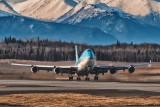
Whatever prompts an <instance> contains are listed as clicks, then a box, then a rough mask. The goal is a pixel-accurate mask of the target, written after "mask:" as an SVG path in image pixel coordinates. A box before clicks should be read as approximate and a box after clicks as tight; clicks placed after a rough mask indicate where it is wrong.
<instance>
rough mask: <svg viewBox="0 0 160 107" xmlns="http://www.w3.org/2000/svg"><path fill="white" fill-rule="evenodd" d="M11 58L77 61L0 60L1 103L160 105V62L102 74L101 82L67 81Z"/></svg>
mask: <svg viewBox="0 0 160 107" xmlns="http://www.w3.org/2000/svg"><path fill="white" fill-rule="evenodd" d="M8 61H17V62H20V63H32V64H42V65H43V64H47V65H52V64H53V65H71V64H74V62H72V61H71V62H40V61H26V60H0V106H6V107H10V106H11V107H13V106H15V107H17V106H20V107H21V106H22V107H23V106H27V107H28V106H54V107H55V106H58V107H59V106H60V107H71V106H72V107H74V106H77V107H83V106H87V107H90V106H95V107H97V106H98V107H101V106H104V107H105V106H160V84H159V83H160V66H159V64H160V63H153V65H152V67H151V68H147V67H142V68H137V70H136V72H135V73H133V74H129V73H128V72H127V70H126V72H124V71H119V72H118V73H117V74H114V75H111V74H109V73H107V74H105V75H104V76H102V75H101V76H100V80H99V81H98V82H95V81H93V77H94V76H91V77H90V78H91V81H90V82H85V81H84V78H82V81H81V82H77V81H68V76H67V75H55V74H54V73H53V72H49V73H47V72H45V71H40V72H38V73H37V74H32V73H31V72H30V68H24V67H17V66H10V65H9V64H8ZM97 63H98V64H102V65H126V64H129V63H123V62H102V61H98V62H97Z"/></svg>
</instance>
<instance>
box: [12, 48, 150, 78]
mask: <svg viewBox="0 0 160 107" xmlns="http://www.w3.org/2000/svg"><path fill="white" fill-rule="evenodd" d="M75 58H76V63H75V64H74V65H72V66H47V65H32V64H18V63H10V64H11V65H15V66H24V67H31V71H32V72H33V73H37V72H38V71H39V70H46V71H48V72H49V71H54V72H55V73H56V74H68V77H69V80H70V81H72V80H73V75H74V74H75V75H76V76H77V81H81V76H85V80H86V81H89V80H90V78H89V75H90V74H91V75H92V74H93V75H95V76H94V80H95V81H98V80H99V74H102V75H104V74H105V73H107V72H110V74H115V73H117V71H119V70H124V71H125V70H126V69H128V72H129V73H134V72H135V67H138V66H147V65H148V66H151V61H150V62H149V63H139V64H131V65H125V66H100V65H96V64H95V55H94V53H93V51H92V50H91V49H86V50H85V51H84V52H83V53H82V54H81V56H80V57H78V50H77V46H75Z"/></svg>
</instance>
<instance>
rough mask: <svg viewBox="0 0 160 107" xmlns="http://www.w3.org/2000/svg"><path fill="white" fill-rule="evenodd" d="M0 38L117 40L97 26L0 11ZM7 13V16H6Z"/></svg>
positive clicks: (94, 42)
mask: <svg viewBox="0 0 160 107" xmlns="http://www.w3.org/2000/svg"><path fill="white" fill-rule="evenodd" d="M0 14H3V16H0V26H2V27H1V28H0V39H3V38H4V36H14V37H17V38H21V39H29V38H33V37H40V38H48V39H53V40H62V41H68V42H71V41H72V42H79V43H88V44H93V45H96V44H102V45H104V44H111V43H115V42H116V41H117V39H116V38H114V37H113V36H112V35H110V34H107V33H104V32H103V31H101V30H99V29H97V28H88V27H76V26H73V25H68V24H61V23H55V22H45V21H40V20H36V19H32V18H27V17H22V16H17V15H11V14H9V15H8V16H7V14H8V13H5V12H2V11H0ZM4 14H5V17H4Z"/></svg>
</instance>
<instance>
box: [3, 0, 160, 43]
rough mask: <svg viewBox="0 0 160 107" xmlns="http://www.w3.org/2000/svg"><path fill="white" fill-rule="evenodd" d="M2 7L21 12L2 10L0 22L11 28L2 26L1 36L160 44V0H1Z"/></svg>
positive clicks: (88, 41)
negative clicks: (18, 27)
mask: <svg viewBox="0 0 160 107" xmlns="http://www.w3.org/2000/svg"><path fill="white" fill-rule="evenodd" d="M0 10H4V11H8V12H9V13H13V14H17V13H18V16H17V15H13V14H9V13H5V12H3V11H1V12H0V18H1V19H0V25H3V26H4V25H5V24H6V25H8V26H7V27H8V28H9V30H10V31H9V32H7V29H8V28H7V27H6V26H5V27H2V29H0V31H1V30H2V32H0V36H4V35H5V36H7V35H13V36H15V35H16V36H17V37H22V36H24V37H27V36H26V35H29V37H33V36H40V37H44V38H45V37H46V38H53V39H57V40H65V41H74V42H87V43H89V44H92V43H93V44H98V43H99V44H106V41H107V43H108V44H110V43H113V41H114V42H115V41H116V40H117V39H118V40H119V41H123V42H134V43H142V42H153V43H160V39H159V35H160V1H159V0H0ZM24 16H26V17H31V18H26V17H24ZM4 17H5V18H4ZM32 18H35V19H32ZM39 19H41V20H39ZM43 20H48V21H49V22H46V21H43ZM9 23H11V26H9ZM16 26H22V27H20V29H17V28H16ZM5 29H6V30H5ZM20 30H21V31H20ZM73 31H74V32H73ZM17 32H18V33H17ZM75 35H76V36H75ZM112 35H113V36H112ZM85 38H87V39H85ZM103 38H104V39H103ZM115 38H116V39H115ZM78 39H79V40H78ZM94 40H95V41H94Z"/></svg>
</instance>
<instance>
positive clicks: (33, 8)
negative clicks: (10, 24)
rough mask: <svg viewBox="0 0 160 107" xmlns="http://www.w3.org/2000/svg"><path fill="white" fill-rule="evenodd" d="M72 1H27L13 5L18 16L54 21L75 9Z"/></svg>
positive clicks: (74, 3) (74, 2)
mask: <svg viewBox="0 0 160 107" xmlns="http://www.w3.org/2000/svg"><path fill="white" fill-rule="evenodd" d="M76 5H77V2H76V1H74V0H27V1H24V2H21V3H16V4H13V5H12V6H13V8H14V9H15V10H16V11H17V12H18V13H20V14H22V15H24V16H28V17H34V18H38V19H45V20H54V19H57V18H58V17H60V16H62V15H64V14H65V13H66V12H68V11H69V10H70V9H72V8H73V7H75V6H76Z"/></svg>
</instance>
